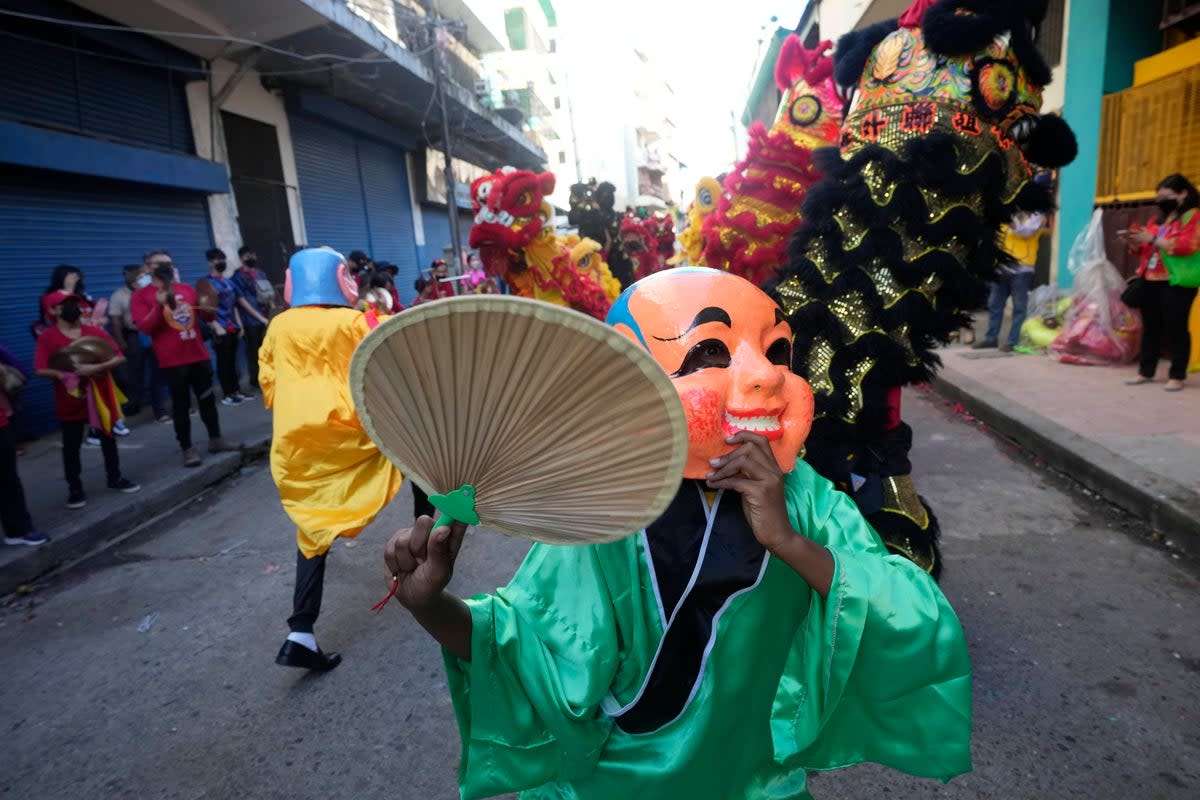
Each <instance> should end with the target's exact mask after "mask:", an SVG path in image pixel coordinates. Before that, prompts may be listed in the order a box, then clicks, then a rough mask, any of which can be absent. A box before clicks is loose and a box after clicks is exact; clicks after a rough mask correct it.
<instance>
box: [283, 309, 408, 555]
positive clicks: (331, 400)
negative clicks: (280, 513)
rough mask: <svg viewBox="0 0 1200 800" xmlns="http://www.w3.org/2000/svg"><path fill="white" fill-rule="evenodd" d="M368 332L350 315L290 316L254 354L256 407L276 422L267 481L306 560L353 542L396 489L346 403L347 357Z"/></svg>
mask: <svg viewBox="0 0 1200 800" xmlns="http://www.w3.org/2000/svg"><path fill="white" fill-rule="evenodd" d="M369 330H370V329H369V328H368V326H367V321H366V317H365V315H364V314H363V313H362V312H361V311H355V310H354V309H351V308H328V307H320V306H304V307H301V308H292V309H289V310H288V311H285V312H284V313H282V314H280V315H279V316H278V317H276V318H275V319H273V320H272V321H271V325H270V327H269V328H267V335H266V339H265V340H264V341H263V345H262V349H261V350H260V351H259V384H260V386H261V387H262V393H263V402H264V403H265V404H266V406H267V408H270V409H274V412H275V414H274V422H273V435H272V438H271V476H272V477H273V478H274V479H275V484H276V486H278V487H279V499H280V500H281V501H282V502H283V508H284V510H285V511H286V512H287V514H288V516H289V517H291V518H292V521H293V522H295V523H296V526H297V532H296V538H297V541H298V544H299V547H300V552H301V553H303V554H304V556H305V557H306V558H312V557H313V556H316V555H321V554H323V553H325V552H327V551H328V550H329V548H330V547H331V546H332V545H333V540H334V539H337V538H338V537H339V536H357V535H358V533H359V532H360V531H361V530H362V529H363V528H365V527H366V526H367V525H368V524H370V522H371V520H373V519H374V518H375V516H376V515H377V514H378V513H379V512H380V511H381V510H382V509H383V507H384V506H386V505H387V504H388V503H389V502H391V500H392V498H393V497H395V496H396V492H397V491H399V489H400V483H401V475H400V473H399V472H398V471H397V470H396V468H395V467H393V466H392V464H391V462H389V461H388V460H387V458H385V457H384V455H383V454H382V453H380V452H379V448H377V447H376V446H375V443H374V442H372V441H371V439H370V437H368V436H367V434H366V432H365V431H364V430H363V427H362V423H361V422H359V419H358V415H357V414H356V413H355V412H354V401H353V400H352V399H351V397H350V381H349V372H350V357H351V355H353V354H354V348H355V347H357V346H358V343H359V342H360V341H362V339H363V337H365V336H366V335H367V333H368V332H369Z"/></svg>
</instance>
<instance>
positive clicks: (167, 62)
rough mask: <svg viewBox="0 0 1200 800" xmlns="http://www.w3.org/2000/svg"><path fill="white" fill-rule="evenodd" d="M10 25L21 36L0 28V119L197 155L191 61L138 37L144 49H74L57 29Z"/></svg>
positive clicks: (90, 45) (194, 64) (91, 45)
mask: <svg viewBox="0 0 1200 800" xmlns="http://www.w3.org/2000/svg"><path fill="white" fill-rule="evenodd" d="M9 24H11V25H13V27H15V28H17V29H18V30H20V33H17V32H16V31H7V29H6V30H5V31H0V73H2V74H4V75H5V76H8V78H7V79H6V80H4V81H0V117H3V118H4V119H10V120H13V121H16V122H26V123H32V124H37V125H45V126H48V127H51V128H55V129H59V130H65V131H70V132H73V133H81V134H84V135H92V136H97V137H100V138H104V139H107V140H111V141H116V142H121V143H124V144H133V145H140V146H144V147H151V148H155V149H159V150H169V151H172V152H177V153H188V154H194V153H195V148H194V144H193V141H192V126H191V121H190V117H189V114H188V108H187V97H186V92H185V88H184V86H185V83H186V82H187V81H189V80H200V79H202V78H203V71H202V70H201V69H200V63H199V62H198V61H197V60H196V59H195V58H192V57H188V56H187V55H186V54H183V53H181V52H179V51H175V50H174V48H171V47H169V46H167V45H164V44H162V43H159V42H155V41H154V40H151V39H144V38H142V37H131V38H130V39H129V41H128V43H129V44H131V45H132V44H133V43H134V42H135V41H136V43H139V44H142V45H143V46H144V48H145V49H146V50H147V52H137V53H127V54H123V53H120V52H117V51H115V50H112V49H111V48H107V47H105V46H104V45H102V44H99V43H97V42H94V41H81V42H79V43H78V47H74V46H73V45H71V43H70V38H69V37H70V32H69V29H67V28H63V27H61V26H58V27H56V28H55V27H52V28H50V29H46V26H41V25H33V24H32V23H27V22H23V21H19V20H12V19H6V20H5V26H6V28H7V26H8V25H9ZM6 32H7V33H17V35H13V36H6V35H4V33H6ZM43 37H48V38H43ZM77 50H78V52H76V51H77ZM85 51H86V52H85ZM148 57H149V59H150V60H149V61H147V58H148Z"/></svg>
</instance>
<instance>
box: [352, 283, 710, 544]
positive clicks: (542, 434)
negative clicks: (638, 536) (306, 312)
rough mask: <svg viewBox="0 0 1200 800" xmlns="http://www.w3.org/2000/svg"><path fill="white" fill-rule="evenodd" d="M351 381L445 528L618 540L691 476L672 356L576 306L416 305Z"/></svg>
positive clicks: (387, 447) (368, 417)
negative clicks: (667, 361) (459, 525)
mask: <svg viewBox="0 0 1200 800" xmlns="http://www.w3.org/2000/svg"><path fill="white" fill-rule="evenodd" d="M350 386H351V391H352V393H353V395H354V403H355V406H356V408H357V410H358V414H359V417H360V418H361V420H362V422H363V426H364V428H365V429H366V431H367V433H368V434H369V435H370V436H371V438H372V439H373V440H374V441H375V443H376V444H377V445H379V448H380V450H381V451H382V452H383V453H384V454H385V455H387V456H388V458H389V459H391V460H392V461H393V462H394V463H395V464H396V465H397V466H398V467H399V468H400V469H401V471H403V472H404V474H405V475H406V476H408V477H409V478H411V479H412V480H414V481H416V482H417V484H418V485H419V486H421V487H422V488H423V489H424V490H425V491H426V492H427V493H428V494H429V495H430V496H431V497H430V500H431V502H433V503H434V505H435V506H436V507H437V508H438V509H439V511H440V512H441V513H442V519H440V520H439V522H438V524H439V525H442V524H447V523H448V522H449V521H450V520H454V521H459V522H466V523H469V524H484V525H486V526H488V527H490V528H494V529H496V530H500V531H503V532H505V533H509V534H512V535H515V536H521V537H525V538H529V539H533V540H536V541H541V542H549V543H555V544H588V543H594V542H604V541H609V540H612V539H616V538H620V537H623V536H627V535H629V534H631V533H634V532H636V531H638V530H641V529H642V528H644V527H645V526H646V525H648V524H649V523H651V522H653V521H654V520H655V519H657V518H658V516H659V515H661V514H662V512H663V511H664V510H665V509H666V507H667V505H668V504H669V503H670V501H671V499H672V498H673V497H674V495H675V493H676V490H677V489H678V486H679V481H680V479H681V477H682V474H683V465H684V460H685V457H686V455H687V442H688V440H687V422H686V420H685V418H684V414H683V409H682V406H681V404H680V401H679V395H678V393H677V392H676V391H675V388H674V387H673V386H672V384H671V381H670V379H669V378H668V377H667V375H666V373H665V372H664V371H663V369H662V367H660V366H659V365H658V364H657V363H655V361H654V359H653V358H651V357H650V356H649V355H648V354H647V353H646V352H645V351H644V350H643V349H642V348H640V347H638V346H637V345H636V344H635V343H633V342H632V341H630V340H629V339H628V338H626V337H625V336H623V335H621V334H620V333H618V332H617V331H615V330H613V329H612V328H609V327H608V326H606V325H604V324H603V323H600V322H598V321H596V320H594V319H591V318H590V317H587V316H585V315H583V314H580V313H578V312H575V311H571V310H569V309H565V308H561V307H557V306H552V305H549V304H546V303H539V302H537V301H533V300H525V299H520V298H514V297H504V296H474V297H471V296H467V297H461V298H451V299H447V300H441V301H438V302H437V303H430V304H427V305H421V306H417V307H415V308H413V309H410V310H408V311H404V312H402V313H400V314H398V315H396V316H394V317H392V318H390V319H388V320H387V321H385V322H383V323H382V324H381V325H380V326H379V327H378V328H376V329H375V331H373V332H372V333H371V334H370V335H369V336H368V337H367V338H366V339H365V340H364V341H363V343H362V344H361V345H359V347H358V349H357V351H355V354H354V358H353V361H352V362H351V367H350Z"/></svg>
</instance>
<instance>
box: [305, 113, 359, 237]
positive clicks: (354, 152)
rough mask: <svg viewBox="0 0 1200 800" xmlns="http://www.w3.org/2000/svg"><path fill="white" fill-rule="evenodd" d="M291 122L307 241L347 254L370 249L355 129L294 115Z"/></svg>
mask: <svg viewBox="0 0 1200 800" xmlns="http://www.w3.org/2000/svg"><path fill="white" fill-rule="evenodd" d="M288 122H289V127H290V128H291V131H292V147H293V149H294V150H295V153H296V176H297V178H298V179H299V181H300V207H301V208H302V209H303V210H304V229H305V231H306V234H307V236H306V241H305V242H304V243H305V244H308V245H310V246H312V247H320V246H321V245H328V246H330V247H332V248H334V249H335V250H338V251H339V252H341V253H343V254H346V253H349V252H350V251H351V250H366V249H367V248H368V246H369V245H370V242H369V241H368V233H367V213H366V208H365V206H364V205H363V192H362V179H361V178H360V177H359V172H358V149H357V146H356V142H355V137H354V134H352V133H349V132H348V131H344V130H342V129H340V128H335V127H334V126H332V125H325V124H324V123H321V122H316V121H314V120H310V119H309V118H307V117H301V116H292V117H291V118H289V120H288Z"/></svg>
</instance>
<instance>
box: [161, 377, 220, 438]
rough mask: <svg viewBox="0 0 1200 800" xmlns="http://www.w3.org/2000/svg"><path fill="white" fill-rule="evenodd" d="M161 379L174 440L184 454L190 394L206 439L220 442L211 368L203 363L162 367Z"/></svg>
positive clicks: (189, 423)
mask: <svg viewBox="0 0 1200 800" xmlns="http://www.w3.org/2000/svg"><path fill="white" fill-rule="evenodd" d="M162 373H163V377H164V378H166V381H167V387H168V388H169V389H170V390H171V415H172V416H173V417H174V419H175V439H176V440H177V441H178V442H179V446H180V447H181V448H182V449H184V450H187V449H188V448H190V447H191V446H192V421H191V419H190V418H189V417H188V412H189V411H191V408H192V398H191V394H192V393H195V395H196V403H197V404H198V405H199V406H200V420H201V421H202V422H203V423H204V427H205V428H207V429H208V439H209V441H212V440H213V439H219V438H221V421H220V419H219V418H218V417H217V398H216V395H215V394H213V387H212V380H213V374H212V364H211V363H210V362H209V361H208V360H207V359H205V360H204V361H197V362H196V363H194V364H181V365H179V366H177V367H164V368H163V371H162Z"/></svg>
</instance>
